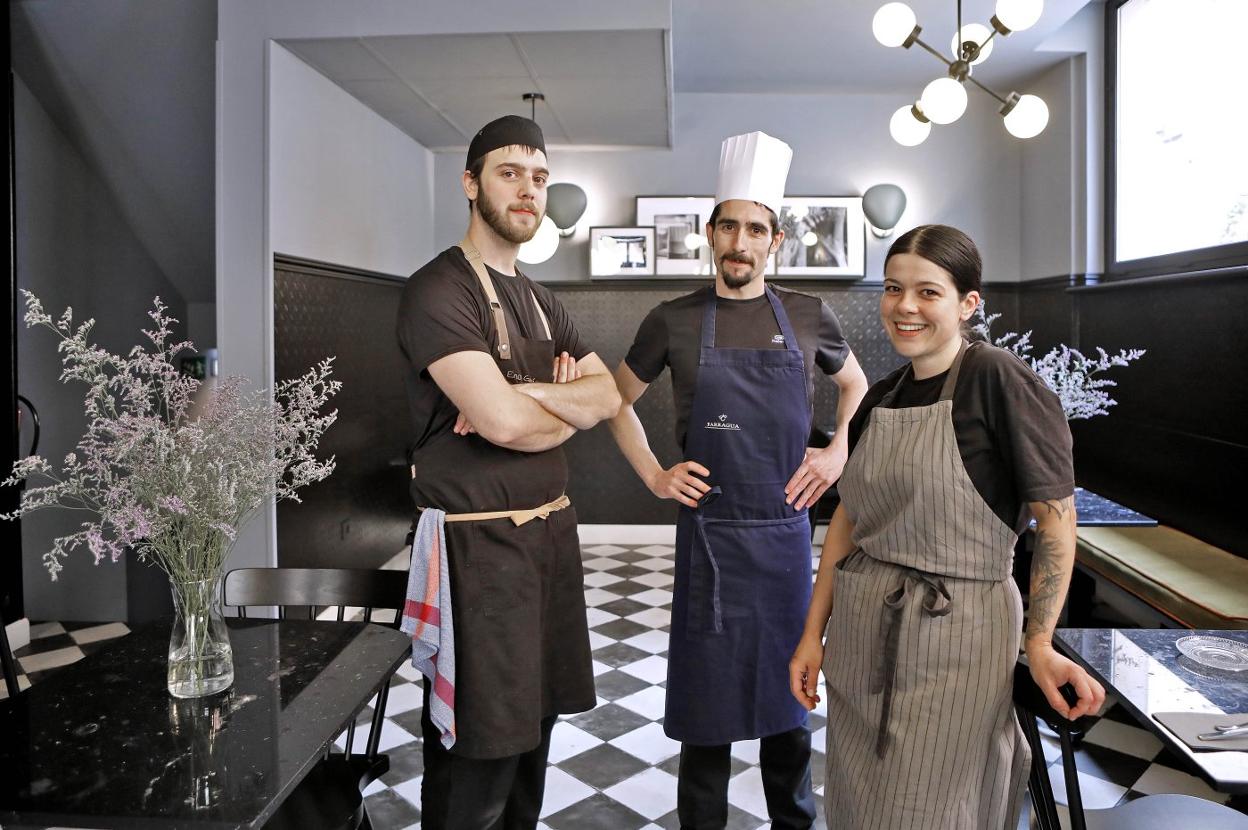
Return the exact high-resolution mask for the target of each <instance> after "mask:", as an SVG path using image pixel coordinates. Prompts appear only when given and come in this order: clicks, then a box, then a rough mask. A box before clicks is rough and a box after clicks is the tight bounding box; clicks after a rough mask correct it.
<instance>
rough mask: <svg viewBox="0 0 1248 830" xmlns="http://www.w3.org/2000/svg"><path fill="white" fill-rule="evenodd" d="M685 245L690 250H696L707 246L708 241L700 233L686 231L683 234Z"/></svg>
mask: <svg viewBox="0 0 1248 830" xmlns="http://www.w3.org/2000/svg"><path fill="white" fill-rule="evenodd" d="M685 247H686V248H688V249H689V250H691V251H696V250H698V249H699V248H704V247H709V243H708V242H707V239H706V237H705V236H703V235H702V234H700V233H687V234H685Z"/></svg>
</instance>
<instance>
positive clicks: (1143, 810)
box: [1014, 662, 1248, 830]
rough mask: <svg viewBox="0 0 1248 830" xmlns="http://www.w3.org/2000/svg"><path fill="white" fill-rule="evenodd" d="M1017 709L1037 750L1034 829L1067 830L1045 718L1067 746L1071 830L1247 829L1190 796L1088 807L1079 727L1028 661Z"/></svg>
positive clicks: (1242, 818) (1240, 820)
mask: <svg viewBox="0 0 1248 830" xmlns="http://www.w3.org/2000/svg"><path fill="white" fill-rule="evenodd" d="M1014 709H1015V711H1016V713H1017V714H1018V722H1019V724H1020V725H1021V726H1022V728H1023V734H1024V735H1026V736H1027V744H1028V746H1030V747H1031V758H1032V761H1031V778H1030V779H1029V780H1028V782H1027V789H1028V791H1030V793H1031V803H1032V809H1033V810H1034V812H1035V821H1034V822H1033V826H1035V827H1039V828H1040V830H1061V825H1060V824H1059V822H1058V815H1057V800H1056V799H1055V798H1054V797H1053V787H1052V786H1051V785H1050V783H1049V775H1048V769H1047V768H1046V764H1045V762H1044V745H1043V744H1042V743H1041V741H1040V729H1039V727H1038V726H1037V725H1036V718H1040V719H1041V720H1043V721H1044V722H1045V723H1047V724H1048V725H1049V727H1050V728H1051V729H1052V730H1053V731H1054V732H1056V733H1057V737H1058V740H1059V742H1060V743H1061V747H1062V773H1063V776H1064V778H1065V781H1066V805H1067V807H1068V808H1069V810H1070V827H1071V830H1088V828H1091V830H1184V829H1185V828H1192V829H1193V830H1195V828H1200V830H1246V828H1248V816H1246V815H1244V814H1243V813H1240V812H1238V811H1237V810H1232V809H1231V808H1230V807H1226V806H1223V805H1221V804H1215V803H1214V802H1212V801H1207V800H1205V799H1203V798H1196V797H1194V796H1190V795H1149V796H1144V797H1143V798H1137V799H1135V800H1134V801H1128V802H1127V803H1125V804H1119V805H1117V806H1116V807H1110V808H1108V809H1104V810H1091V811H1087V812H1085V811H1084V809H1083V797H1082V795H1081V794H1080V791H1079V778H1078V775H1077V770H1076V767H1075V746H1074V741H1073V739H1072V731H1073V727H1074V724H1072V723H1071V722H1070V721H1068V720H1066V718H1064V717H1062V716H1061V715H1059V714H1058V713H1057V711H1056V710H1055V709H1054V708H1053V707H1052V706H1050V705H1049V701H1048V700H1047V699H1046V698H1045V696H1044V693H1043V692H1042V691H1040V687H1039V686H1037V685H1036V682H1035V680H1033V679H1032V677H1031V670H1030V669H1028V668H1027V666H1026V665H1025V664H1023V663H1021V662H1020V663H1018V664H1017V665H1016V666H1015V667H1014Z"/></svg>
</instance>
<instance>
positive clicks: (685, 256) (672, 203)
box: [635, 196, 715, 277]
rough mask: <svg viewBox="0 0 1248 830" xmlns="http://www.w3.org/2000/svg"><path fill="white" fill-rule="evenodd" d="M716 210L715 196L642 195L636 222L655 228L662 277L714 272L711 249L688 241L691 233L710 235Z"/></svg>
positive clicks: (658, 270) (657, 272)
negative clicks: (691, 244) (688, 243)
mask: <svg viewBox="0 0 1248 830" xmlns="http://www.w3.org/2000/svg"><path fill="white" fill-rule="evenodd" d="M714 209H715V197H713V196H638V197H637V212H636V216H635V219H636V222H637V224H638V225H639V226H643V227H646V226H651V227H654V229H655V260H654V262H655V270H654V273H655V275H656V276H660V277H697V276H709V275H710V274H711V273H712V268H711V255H710V249H709V247H708V246H707V245H701V246H699V247H697V248H694V249H691V248H689V247H688V245H687V244H686V240H687V237H688V236H689V235H690V234H698V235H699V236H700V237H702V238H703V239H705V238H706V236H705V235H706V223H707V222H709V221H710V218H711V211H713V210H714Z"/></svg>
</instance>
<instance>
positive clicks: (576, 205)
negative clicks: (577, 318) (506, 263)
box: [516, 92, 588, 265]
mask: <svg viewBox="0 0 1248 830" xmlns="http://www.w3.org/2000/svg"><path fill="white" fill-rule="evenodd" d="M521 100H524V101H528V102H529V113H530V115H529V117H530V118H532V119H533V120H534V121H536V120H537V102H538V101H545V100H546V96H545V95H543V94H542V93H540V92H526V93H525V94H524V95H523V96H521ZM587 204H588V199H587V198H586V196H585V191H584V190H582V189H581V188H579V187H577V186H576V185H574V184H572V183H571V182H559V183H557V184H552V185H550V186H549V187H547V188H546V215H545V216H544V217H542V222H541V224H540V225H538V226H537V233H536V234H534V235H533V238H532V239H530V240H529V241H528V242H525V243H524V244H523V245H521V246H520V250H519V252H517V254H516V259H518V260H520V261H521V262H524V263H527V264H529V265H536V264H537V263H539V262H545V261H546V260H548V259H550V258H551V257H552V256H554V255H555V251H557V250H558V249H559V239H560V237H567V236H571V235H572V234H573V233H575V232H576V223H577V222H579V221H580V219H581V217H582V216H584V215H585V207H586V205H587Z"/></svg>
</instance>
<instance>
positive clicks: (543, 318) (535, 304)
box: [516, 269, 555, 340]
mask: <svg viewBox="0 0 1248 830" xmlns="http://www.w3.org/2000/svg"><path fill="white" fill-rule="evenodd" d="M516 273H517V274H519V273H520V269H516ZM529 296H530V297H532V298H533V307H534V308H536V309H537V319H539V320H541V321H542V328H543V329H545V331H546V339H547V340H554V339H555V338H554V337H553V336H551V333H550V323H549V321H547V319H546V312H544V311H542V304H541V303H539V302H538V301H537V295H536V294H534V293H533V289H532V288H530V289H529Z"/></svg>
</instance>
